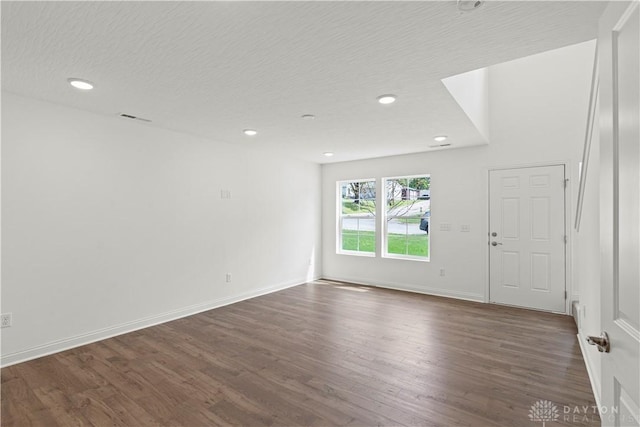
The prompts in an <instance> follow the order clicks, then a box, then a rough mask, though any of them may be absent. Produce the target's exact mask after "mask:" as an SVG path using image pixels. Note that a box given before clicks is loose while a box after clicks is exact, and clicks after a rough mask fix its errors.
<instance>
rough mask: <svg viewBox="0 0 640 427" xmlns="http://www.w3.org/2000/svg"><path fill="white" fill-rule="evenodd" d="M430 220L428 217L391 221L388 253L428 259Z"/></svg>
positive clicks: (389, 224) (388, 235)
mask: <svg viewBox="0 0 640 427" xmlns="http://www.w3.org/2000/svg"><path fill="white" fill-rule="evenodd" d="M427 214H428V212H427ZM429 219H430V216H428V215H420V216H418V215H414V216H411V217H403V218H391V219H389V220H388V222H387V233H388V234H387V253H390V254H397V255H411V256H419V257H428V256H429V234H428V232H429Z"/></svg>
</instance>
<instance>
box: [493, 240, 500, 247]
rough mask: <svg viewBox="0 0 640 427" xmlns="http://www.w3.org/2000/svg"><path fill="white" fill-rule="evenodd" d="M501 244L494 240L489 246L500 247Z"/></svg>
mask: <svg viewBox="0 0 640 427" xmlns="http://www.w3.org/2000/svg"><path fill="white" fill-rule="evenodd" d="M501 244H502V243H498V242H496V241H495V240H494V241H493V242H491V246H498V245H501Z"/></svg>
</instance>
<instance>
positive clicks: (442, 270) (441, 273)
mask: <svg viewBox="0 0 640 427" xmlns="http://www.w3.org/2000/svg"><path fill="white" fill-rule="evenodd" d="M440 275H441V276H444V268H441V269H440Z"/></svg>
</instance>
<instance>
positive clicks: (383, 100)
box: [378, 95, 396, 104]
mask: <svg viewBox="0 0 640 427" xmlns="http://www.w3.org/2000/svg"><path fill="white" fill-rule="evenodd" d="M378 102H379V103H380V104H393V103H394V102H396V96H395V95H380V96H379V97H378Z"/></svg>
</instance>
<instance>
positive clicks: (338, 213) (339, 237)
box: [336, 178, 379, 258]
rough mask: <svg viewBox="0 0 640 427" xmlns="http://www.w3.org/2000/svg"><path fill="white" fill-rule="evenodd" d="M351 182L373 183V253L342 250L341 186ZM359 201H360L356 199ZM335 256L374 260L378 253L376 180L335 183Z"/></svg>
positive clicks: (351, 181) (348, 180)
mask: <svg viewBox="0 0 640 427" xmlns="http://www.w3.org/2000/svg"><path fill="white" fill-rule="evenodd" d="M353 182H373V185H374V189H375V192H376V193H375V197H374V198H373V200H374V202H375V211H374V214H373V217H371V218H372V219H373V221H374V230H373V233H374V234H373V236H374V239H373V252H366V251H352V250H348V249H343V248H342V232H343V229H342V220H343V218H344V214H343V212H342V200H343V199H342V185H343V184H350V183H353ZM358 200H361V199H358ZM336 216H337V218H336V254H338V255H355V256H364V257H370V258H375V257H376V256H377V253H378V233H379V231H378V180H377V179H376V178H363V179H344V180H338V181H336Z"/></svg>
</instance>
